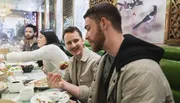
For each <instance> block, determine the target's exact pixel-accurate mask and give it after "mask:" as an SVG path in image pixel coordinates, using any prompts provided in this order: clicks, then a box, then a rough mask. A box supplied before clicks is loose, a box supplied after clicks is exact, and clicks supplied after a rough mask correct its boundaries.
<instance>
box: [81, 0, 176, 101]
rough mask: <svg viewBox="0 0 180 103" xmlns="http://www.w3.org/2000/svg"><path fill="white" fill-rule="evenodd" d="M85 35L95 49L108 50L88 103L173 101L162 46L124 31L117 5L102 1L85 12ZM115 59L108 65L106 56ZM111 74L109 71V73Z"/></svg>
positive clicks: (99, 67) (101, 61) (99, 63)
mask: <svg viewBox="0 0 180 103" xmlns="http://www.w3.org/2000/svg"><path fill="white" fill-rule="evenodd" d="M84 19H85V29H86V30H87V33H86V39H87V40H88V41H89V43H90V44H91V46H92V49H93V51H95V52H97V51H100V50H101V49H103V50H105V51H106V52H107V54H105V55H104V56H103V57H102V59H101V60H100V61H99V62H98V63H97V64H98V65H97V68H98V69H97V70H98V71H97V73H96V75H95V76H94V77H95V78H94V80H93V82H92V86H91V90H90V91H89V92H87V93H84V95H85V96H87V94H88V101H87V102H88V103H174V100H173V96H172V92H171V89H170V86H169V83H168V81H167V79H166V77H165V75H164V74H163V72H162V70H161V67H160V66H159V61H160V59H161V57H162V55H163V53H164V50H163V49H161V48H160V47H158V46H156V45H153V44H150V43H148V42H145V41H143V40H140V39H138V38H136V37H134V36H132V35H130V34H126V35H123V34H122V28H121V16H120V13H119V12H118V9H117V8H116V7H115V6H113V5H112V4H109V3H101V4H98V5H95V6H94V7H92V8H90V9H88V11H87V12H86V13H85V15H84ZM109 56H112V57H114V59H115V60H114V62H113V64H112V66H111V67H110V68H107V65H106V64H107V63H106V61H107V58H109ZM107 74H108V75H107Z"/></svg>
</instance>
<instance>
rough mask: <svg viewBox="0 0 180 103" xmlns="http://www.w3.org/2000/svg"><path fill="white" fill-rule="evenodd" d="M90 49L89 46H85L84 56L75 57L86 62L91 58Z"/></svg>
mask: <svg viewBox="0 0 180 103" xmlns="http://www.w3.org/2000/svg"><path fill="white" fill-rule="evenodd" d="M89 55H90V53H89V49H88V48H87V47H84V48H83V53H82V56H81V57H77V56H76V57H75V58H76V59H77V60H78V61H83V62H86V61H87V60H88V58H89Z"/></svg>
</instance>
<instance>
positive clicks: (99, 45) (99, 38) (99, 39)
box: [92, 26, 105, 52]
mask: <svg viewBox="0 0 180 103" xmlns="http://www.w3.org/2000/svg"><path fill="white" fill-rule="evenodd" d="M95 36H96V38H95V40H94V46H92V49H93V51H94V52H98V51H100V50H102V49H103V47H104V42H105V36H104V33H103V32H102V30H101V28H100V26H98V29H97V32H96V34H95Z"/></svg>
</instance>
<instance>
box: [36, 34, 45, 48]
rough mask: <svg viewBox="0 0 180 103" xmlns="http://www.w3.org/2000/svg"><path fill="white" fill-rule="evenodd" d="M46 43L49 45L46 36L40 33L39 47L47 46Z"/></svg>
mask: <svg viewBox="0 0 180 103" xmlns="http://www.w3.org/2000/svg"><path fill="white" fill-rule="evenodd" d="M46 43H47V40H46V38H45V36H44V35H43V34H41V33H39V35H38V47H42V46H44V45H46Z"/></svg>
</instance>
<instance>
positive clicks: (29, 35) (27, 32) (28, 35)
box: [25, 27, 35, 39]
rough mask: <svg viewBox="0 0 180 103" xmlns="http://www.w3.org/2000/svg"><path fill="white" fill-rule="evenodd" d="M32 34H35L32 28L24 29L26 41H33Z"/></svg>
mask: <svg viewBox="0 0 180 103" xmlns="http://www.w3.org/2000/svg"><path fill="white" fill-rule="evenodd" d="M34 34H35V32H34V30H33V28H31V27H26V29H25V38H26V39H33V37H34Z"/></svg>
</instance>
